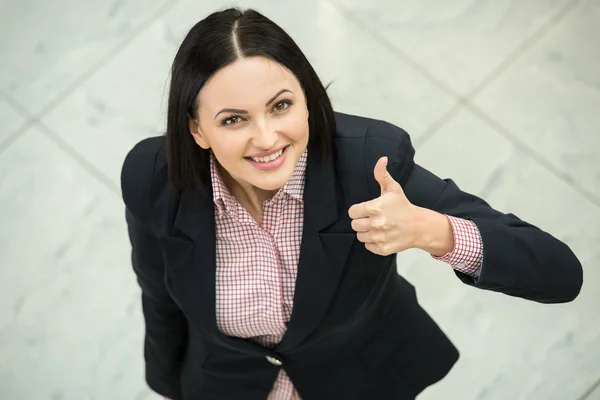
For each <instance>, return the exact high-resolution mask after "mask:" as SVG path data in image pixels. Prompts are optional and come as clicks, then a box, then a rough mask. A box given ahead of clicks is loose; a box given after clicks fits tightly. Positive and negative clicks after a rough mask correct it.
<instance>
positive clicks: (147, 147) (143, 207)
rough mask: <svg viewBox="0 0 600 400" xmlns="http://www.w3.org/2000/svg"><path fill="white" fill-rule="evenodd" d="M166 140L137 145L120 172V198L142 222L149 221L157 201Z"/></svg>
mask: <svg viewBox="0 0 600 400" xmlns="http://www.w3.org/2000/svg"><path fill="white" fill-rule="evenodd" d="M164 142H165V140H164V137H163V136H158V137H151V138H148V139H144V140H142V141H141V142H139V143H137V144H136V145H135V146H134V147H133V148H132V149H131V150H130V151H129V153H128V154H127V156H126V157H125V161H124V162H123V167H122V169H121V194H122V196H123V201H124V203H125V206H126V207H127V209H128V210H129V212H130V213H131V214H133V215H134V216H135V217H137V218H139V219H140V220H142V221H144V220H148V218H149V217H150V214H151V210H152V202H153V198H154V187H155V183H156V182H155V181H156V179H155V176H156V175H157V172H158V169H163V168H162V167H161V165H162V164H164V163H162V162H160V160H159V158H161V159H162V157H159V156H160V155H161V154H163V151H164V150H163V147H164Z"/></svg>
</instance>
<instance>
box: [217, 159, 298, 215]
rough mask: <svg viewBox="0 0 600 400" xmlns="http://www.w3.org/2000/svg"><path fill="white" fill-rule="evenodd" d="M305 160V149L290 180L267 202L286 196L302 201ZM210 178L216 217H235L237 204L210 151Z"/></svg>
mask: <svg viewBox="0 0 600 400" xmlns="http://www.w3.org/2000/svg"><path fill="white" fill-rule="evenodd" d="M307 159H308V149H305V150H304V152H303V153H302V155H301V156H300V159H299V160H298V162H297V163H296V166H295V167H294V171H293V172H292V176H291V177H290V180H289V181H287V182H286V183H285V185H283V187H281V188H280V189H279V190H278V191H277V193H276V194H275V196H273V198H272V199H271V200H269V202H271V203H274V202H276V201H279V199H281V198H283V197H285V196H286V195H287V196H289V197H291V198H293V199H295V200H296V201H299V202H303V201H304V184H305V177H306V165H307ZM210 177H211V181H212V189H213V201H214V203H215V206H216V211H217V215H218V216H221V215H223V213H227V214H230V215H235V216H237V215H238V205H239V203H238V202H237V200H236V199H235V197H233V195H232V194H231V193H230V192H229V189H227V186H226V185H225V182H224V181H223V178H222V177H221V173H220V172H219V169H218V168H217V160H216V158H215V156H214V154H213V152H212V151H211V152H210Z"/></svg>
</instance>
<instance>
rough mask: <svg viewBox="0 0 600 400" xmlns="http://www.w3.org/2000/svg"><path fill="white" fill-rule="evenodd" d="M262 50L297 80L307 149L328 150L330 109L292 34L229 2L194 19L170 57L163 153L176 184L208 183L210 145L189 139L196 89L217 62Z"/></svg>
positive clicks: (196, 185) (204, 185) (217, 66)
mask: <svg viewBox="0 0 600 400" xmlns="http://www.w3.org/2000/svg"><path fill="white" fill-rule="evenodd" d="M253 56H263V57H266V58H268V59H270V60H273V61H275V62H277V63H279V64H281V65H283V66H284V67H286V68H287V69H288V70H290V71H291V72H292V73H293V74H294V76H295V77H296V79H298V81H299V82H300V85H301V86H302V88H303V90H304V94H305V97H306V100H307V108H308V112H309V117H308V126H309V133H310V134H309V142H308V146H309V148H310V151H317V152H319V153H321V155H322V156H323V157H325V156H326V155H327V153H328V152H329V151H330V150H331V142H332V138H333V135H334V133H335V129H336V126H335V115H334V112H333V108H332V106H331V101H330V100H329V97H328V96H327V92H326V88H325V87H324V86H323V84H322V83H321V80H320V79H319V77H318V76H317V73H316V72H315V70H314V68H313V67H312V65H311V64H310V62H309V61H308V60H307V59H306V56H305V55H304V54H303V53H302V51H301V50H300V48H299V47H298V45H297V44H296V43H295V42H294V40H293V39H292V38H291V37H290V36H289V35H288V34H287V33H286V32H285V31H284V30H283V29H282V28H281V27H279V26H278V25H277V24H275V23H274V22H273V21H271V20H270V19H268V18H267V17H265V16H264V15H262V14H260V13H259V12H257V11H255V10H252V9H248V10H241V9H239V8H229V9H227V10H223V11H219V12H215V13H213V14H211V15H209V16H208V17H206V18H205V19H203V20H202V21H200V22H198V23H197V24H196V25H195V26H194V27H193V28H192V29H191V30H190V31H189V33H188V34H187V35H186V37H185V39H184V40H183V42H182V43H181V46H180V48H179V50H178V51H177V54H176V56H175V59H174V61H173V66H172V69H171V84H170V90H169V102H168V111H167V132H166V156H167V165H168V171H169V172H168V173H169V180H170V181H171V183H172V185H173V186H174V187H175V188H176V189H177V190H181V191H184V190H196V189H200V190H202V191H205V190H206V189H208V186H209V185H210V172H209V155H210V151H209V150H205V149H202V148H201V147H200V146H198V145H197V144H196V142H195V141H194V139H193V137H192V135H191V133H190V129H189V124H188V118H189V116H191V117H192V118H193V119H198V115H197V110H198V106H199V104H198V103H197V101H198V100H197V99H198V93H199V92H200V90H201V89H202V87H203V86H204V85H205V84H206V82H207V81H208V80H209V79H210V78H211V77H212V76H213V75H214V74H215V73H216V72H217V71H219V70H220V69H221V68H223V67H225V66H227V65H229V64H231V63H233V62H234V61H236V60H238V59H240V58H247V57H253Z"/></svg>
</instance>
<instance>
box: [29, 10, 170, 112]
mask: <svg viewBox="0 0 600 400" xmlns="http://www.w3.org/2000/svg"><path fill="white" fill-rule="evenodd" d="M179 1H180V0H169V1H167V2H165V4H164V5H163V6H162V7H160V8H159V9H158V10H157V11H156V13H155V14H154V15H153V16H151V17H150V18H148V19H147V20H146V21H145V22H142V23H141V24H140V25H139V26H137V27H136V28H135V29H133V31H132V32H131V33H130V34H129V35H128V36H126V37H125V38H123V39H122V40H121V41H119V43H118V44H117V45H115V47H113V48H112V49H111V50H109V51H108V52H107V53H106V54H105V55H104V56H103V57H101V58H100V60H98V62H96V63H95V64H94V65H92V66H91V67H90V69H88V70H87V71H86V72H85V73H84V74H82V75H81V76H79V77H78V78H77V79H75V81H74V82H72V83H71V84H70V85H68V86H67V87H66V88H65V89H64V90H63V91H62V92H60V93H59V94H58V95H57V96H56V97H55V98H54V99H53V100H52V101H50V102H49V103H48V104H47V105H46V106H44V107H43V108H42V110H41V111H39V112H38V113H37V114H36V117H37V118H38V119H41V118H43V116H44V115H46V114H48V113H50V112H51V111H53V110H54V109H55V108H56V107H57V106H58V105H59V104H60V103H62V102H63V100H65V99H66V98H67V97H69V95H71V93H73V92H74V91H75V90H76V89H77V88H79V87H80V86H81V85H83V84H84V83H85V82H86V81H87V80H89V79H90V78H91V77H92V76H94V74H95V73H96V72H98V71H99V70H100V69H101V68H102V67H104V66H105V65H106V64H108V63H109V62H110V61H112V60H113V58H114V57H115V56H117V55H118V54H119V53H120V52H121V51H122V50H123V49H125V48H126V47H127V46H128V45H129V44H130V43H131V42H133V41H134V40H135V39H136V38H137V37H139V36H140V35H141V34H142V33H143V32H144V31H145V30H146V29H148V28H149V27H150V26H152V25H153V24H154V22H156V21H157V20H158V19H160V18H161V17H163V16H164V15H165V14H166V13H167V12H168V11H169V10H171V9H172V8H173V7H174V6H175V5H176V4H177V3H179Z"/></svg>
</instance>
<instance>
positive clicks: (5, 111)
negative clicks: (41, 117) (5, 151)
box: [0, 97, 26, 146]
mask: <svg viewBox="0 0 600 400" xmlns="http://www.w3.org/2000/svg"><path fill="white" fill-rule="evenodd" d="M25 121H26V120H25V117H23V115H21V114H20V113H19V112H18V111H17V110H16V109H15V108H14V107H13V106H12V105H11V104H10V103H8V102H7V101H6V100H5V99H3V98H2V97H0V146H2V143H3V142H4V141H5V140H6V139H8V137H9V136H10V135H11V134H13V133H14V132H16V130H17V129H19V128H20V127H22V126H23V125H24V124H25Z"/></svg>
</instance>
